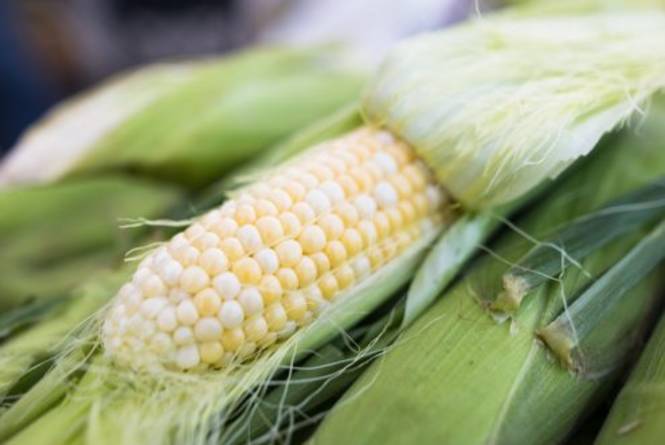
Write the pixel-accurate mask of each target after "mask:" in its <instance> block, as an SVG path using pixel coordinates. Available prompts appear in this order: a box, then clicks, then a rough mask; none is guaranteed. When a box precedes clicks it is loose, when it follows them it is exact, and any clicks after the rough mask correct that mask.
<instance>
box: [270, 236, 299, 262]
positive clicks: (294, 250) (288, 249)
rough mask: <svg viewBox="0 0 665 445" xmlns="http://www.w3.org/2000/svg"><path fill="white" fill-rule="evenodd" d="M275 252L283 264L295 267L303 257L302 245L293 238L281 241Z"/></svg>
mask: <svg viewBox="0 0 665 445" xmlns="http://www.w3.org/2000/svg"><path fill="white" fill-rule="evenodd" d="M275 252H276V253H277V257H278V258H279V263H280V264H281V265H282V266H286V267H293V266H295V265H296V264H298V263H299V262H300V260H301V259H302V247H301V246H300V243H298V242H297V241H294V240H292V239H290V240H286V241H282V242H281V243H279V244H278V245H277V246H276V247H275Z"/></svg>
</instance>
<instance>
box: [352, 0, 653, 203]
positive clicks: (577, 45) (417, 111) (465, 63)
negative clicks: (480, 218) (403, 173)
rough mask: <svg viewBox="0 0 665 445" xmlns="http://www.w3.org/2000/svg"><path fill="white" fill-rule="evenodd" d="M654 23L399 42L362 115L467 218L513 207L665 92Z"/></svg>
mask: <svg viewBox="0 0 665 445" xmlns="http://www.w3.org/2000/svg"><path fill="white" fill-rule="evenodd" d="M663 41H665V14H664V13H662V12H657V11H653V12H649V13H621V14H611V13H605V14H589V15H582V16H572V15H570V16H556V17H528V16H526V17H522V16H519V14H514V15H510V14H506V15H502V14H496V15H486V16H483V17H482V18H481V19H478V20H476V21H472V22H470V23H466V24H462V25H461V26H458V27H456V28H453V29H451V30H446V31H443V32H435V33H431V34H425V35H422V36H417V37H414V38H411V39H407V40H406V41H404V42H403V43H401V44H400V45H398V46H397V47H396V48H395V49H394V50H393V51H392V52H391V54H390V55H389V57H388V59H387V60H386V62H385V63H384V64H383V66H382V68H381V69H380V70H379V72H378V75H377V76H376V78H375V79H373V81H372V82H370V84H369V89H368V90H367V93H366V95H365V99H364V103H363V106H364V108H363V111H364V114H365V115H366V118H367V119H368V121H369V122H371V123H373V124H375V125H382V126H386V127H388V128H389V129H390V130H391V131H393V132H395V133H396V134H398V135H399V136H401V137H402V138H403V139H404V140H406V141H407V142H409V143H410V144H411V145H412V146H413V147H414V148H415V149H416V151H417V152H418V154H419V155H420V156H421V157H422V158H423V159H424V160H425V161H426V162H427V164H428V165H429V166H430V167H431V168H432V169H433V170H434V172H435V173H436V175H437V177H438V178H439V180H440V181H441V183H442V184H443V185H444V186H445V187H446V188H447V189H448V190H449V191H450V192H451V193H452V194H453V196H454V197H455V198H456V199H458V200H459V201H461V203H462V204H463V205H464V206H465V207H467V208H472V209H484V208H488V207H494V206H497V205H501V204H504V203H507V202H510V201H512V200H514V199H516V198H518V197H519V196H521V195H523V194H524V193H525V192H527V191H529V190H531V189H532V188H533V187H534V186H535V185H537V184H540V183H542V182H543V181H545V180H546V179H547V178H552V177H555V176H557V175H558V174H559V173H561V172H562V171H563V170H564V169H565V168H566V167H567V166H569V165H570V164H571V163H572V162H574V161H575V160H576V159H578V158H580V157H582V156H586V155H587V154H588V153H589V152H590V151H591V150H593V148H594V147H595V146H596V145H597V143H598V141H599V140H600V138H601V137H602V136H603V135H604V134H605V133H607V132H610V131H612V130H613V129H615V128H616V127H617V126H619V125H621V124H622V123H623V122H625V121H626V120H627V119H628V118H629V117H630V116H631V115H632V114H633V113H635V112H640V113H641V114H644V111H643V110H642V108H641V107H643V106H644V104H645V103H646V102H647V101H648V100H649V98H650V97H651V96H652V95H653V94H654V93H655V92H657V91H659V90H660V89H662V88H663V87H664V86H665V74H664V73H665V45H663V44H662V42H663Z"/></svg>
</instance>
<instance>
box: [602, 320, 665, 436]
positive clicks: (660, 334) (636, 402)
mask: <svg viewBox="0 0 665 445" xmlns="http://www.w3.org/2000/svg"><path fill="white" fill-rule="evenodd" d="M664 388H665V317H662V316H661V319H660V322H659V323H658V326H657V327H656V330H655V331H654V332H653V334H652V335H651V338H650V339H649V343H648V344H647V346H646V348H645V349H644V351H643V352H642V355H641V356H640V359H639V362H638V363H637V365H636V367H635V369H634V370H633V371H632V372H631V374H630V378H629V379H628V382H627V383H626V385H625V386H624V387H623V388H622V389H621V392H620V393H619V395H618V396H617V399H616V400H615V401H614V404H613V405H612V409H611V411H610V414H609V416H608V417H607V419H606V421H605V423H604V425H603V427H602V429H601V431H600V434H599V435H598V438H597V440H596V442H595V443H596V444H598V445H614V444H617V445H619V444H621V445H623V444H625V445H632V444H635V445H637V444H640V445H643V444H657V443H659V442H660V441H661V440H662V438H663V437H665V422H663V419H665V389H664Z"/></svg>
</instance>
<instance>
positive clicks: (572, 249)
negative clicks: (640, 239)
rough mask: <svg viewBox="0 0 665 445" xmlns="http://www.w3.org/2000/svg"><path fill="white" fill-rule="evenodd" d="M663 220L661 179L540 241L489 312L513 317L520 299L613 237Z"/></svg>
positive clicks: (508, 277) (515, 268) (506, 280)
mask: <svg viewBox="0 0 665 445" xmlns="http://www.w3.org/2000/svg"><path fill="white" fill-rule="evenodd" d="M664 216H665V179H660V180H658V181H656V182H654V183H653V184H649V185H647V186H646V187H644V188H642V189H640V190H637V191H635V192H634V193H630V194H629V195H628V196H625V197H622V198H621V199H618V200H616V201H613V202H611V203H610V204H609V205H607V206H605V207H604V208H602V209H600V210H598V211H597V212H594V213H592V214H590V215H586V216H584V217H582V218H579V219H578V220H576V221H574V222H573V223H572V224H569V225H568V226H566V227H565V228H564V229H563V230H561V231H558V232H557V233H555V234H554V235H552V236H549V237H547V238H545V239H543V240H541V241H540V244H539V245H538V246H536V247H534V248H533V249H531V251H529V252H528V253H527V254H526V255H525V256H524V258H522V259H520V260H519V261H518V262H517V264H515V265H514V266H512V267H511V268H510V270H509V271H508V272H507V273H506V274H505V275H504V276H503V278H502V281H503V291H502V292H501V293H500V294H499V295H498V296H497V299H496V301H495V302H494V303H493V304H492V309H494V310H497V311H502V312H507V313H514V312H515V311H516V310H517V309H518V308H519V305H520V304H521V301H522V299H523V298H524V296H525V295H526V294H527V293H528V292H529V291H530V290H532V289H534V288H536V287H537V286H539V285H541V284H543V283H544V282H545V281H547V280H556V279H557V277H558V276H559V275H560V274H561V272H562V271H563V270H565V269H566V268H567V267H570V266H575V265H577V264H579V263H580V261H581V260H582V259H584V258H585V257H586V256H587V255H590V254H591V253H593V252H595V251H596V250H598V249H600V248H602V247H603V246H604V245H606V244H607V243H609V242H611V241H612V240H614V239H616V238H617V237H619V236H621V235H623V234H625V233H629V232H633V231H636V230H637V229H639V228H640V227H644V226H645V225H648V224H649V223H653V222H654V221H656V220H658V219H662V218H663V217H664Z"/></svg>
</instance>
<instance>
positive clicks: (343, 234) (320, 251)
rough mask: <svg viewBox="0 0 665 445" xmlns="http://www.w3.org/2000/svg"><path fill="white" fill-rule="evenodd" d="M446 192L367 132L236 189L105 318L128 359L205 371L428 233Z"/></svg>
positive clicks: (250, 349) (309, 315) (313, 310)
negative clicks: (238, 189) (227, 199)
mask: <svg viewBox="0 0 665 445" xmlns="http://www.w3.org/2000/svg"><path fill="white" fill-rule="evenodd" d="M445 199H446V197H445V194H444V192H443V190H442V189H441V187H440V186H439V185H438V184H437V183H436V182H435V180H434V178H433V176H432V174H431V173H430V171H429V170H428V169H427V167H426V166H425V164H424V163H423V162H422V161H420V160H418V159H416V158H415V157H414V155H413V153H412V151H411V149H410V148H409V147H408V146H407V145H406V144H404V143H403V142H401V141H398V140H396V139H395V138H394V137H393V136H392V135H391V134H390V133H387V132H385V131H381V130H378V129H373V128H361V129H358V130H356V131H354V132H352V133H349V134H347V135H345V136H342V137H340V138H337V139H334V140H331V141H329V142H326V143H323V144H321V145H320V146H318V147H315V148H313V149H312V150H310V151H308V152H306V153H305V154H303V155H301V156H300V157H298V158H296V159H295V160H293V161H291V162H289V163H288V164H286V165H284V166H281V167H279V168H277V169H276V170H275V171H273V172H271V173H270V174H268V175H267V176H266V177H265V178H264V179H263V180H261V181H259V182H258V183H255V184H252V185H250V186H247V187H245V188H243V189H242V190H240V191H238V192H237V193H236V194H235V195H234V196H233V198H232V199H230V200H229V201H227V202H226V203H225V204H224V205H222V206H221V207H220V208H218V209H215V210H212V211H210V212H209V213H207V214H205V215H204V216H202V217H201V218H199V219H198V220H197V222H195V223H194V224H193V225H191V226H190V227H189V228H188V229H187V230H185V231H184V232H182V233H180V234H178V235H176V236H175V237H173V238H172V239H171V240H170V241H169V242H168V243H167V244H166V245H165V246H162V247H160V248H159V249H157V250H156V251H155V252H153V253H151V254H150V255H149V256H148V257H147V258H146V259H145V260H143V261H142V262H141V264H140V265H139V267H138V270H137V271H136V273H135V274H134V276H133V279H132V281H131V282H129V283H127V284H125V285H124V286H123V287H122V288H121V289H120V291H119V292H118V295H117V296H116V299H115V301H114V303H113V304H112V307H111V308H110V310H109V313H108V315H107V317H106V319H105V321H104V324H103V328H102V330H103V332H102V338H103V343H104V346H105V349H106V351H107V353H108V354H109V355H110V356H111V357H112V358H113V359H115V360H116V361H117V362H118V363H119V364H121V365H125V366H131V367H135V368H137V367H146V366H149V365H153V364H160V365H164V366H166V367H169V368H174V369H180V370H187V369H192V368H196V369H205V368H208V367H223V366H224V365H226V364H229V363H232V362H233V361H236V360H242V359H244V358H247V357H248V356H249V355H251V354H253V353H254V352H255V351H257V350H260V349H261V348H265V347H267V346H269V345H270V344H272V343H274V342H275V341H277V340H278V339H284V338H286V337H288V336H290V335H291V334H293V332H295V330H296V329H297V328H298V327H300V326H303V325H305V324H307V323H309V322H311V321H312V320H313V319H314V318H315V317H316V316H317V315H319V314H320V313H321V311H322V310H324V309H325V308H326V307H328V306H329V304H330V302H332V301H334V300H337V299H338V298H339V297H340V296H343V295H344V294H345V293H346V291H348V290H350V289H352V288H353V287H354V286H358V285H359V284H360V283H362V281H363V280H365V279H367V277H368V276H370V275H371V274H372V273H373V272H375V271H377V270H378V269H379V268H381V267H382V266H384V265H385V264H386V263H388V262H389V261H391V260H392V259H394V258H395V257H396V256H397V255H399V254H400V253H401V252H403V251H404V250H405V249H407V248H408V247H409V246H411V245H412V244H413V243H414V242H415V241H416V240H418V239H420V237H422V236H424V235H430V234H431V233H433V231H435V230H438V227H440V225H441V223H442V220H443V215H442V212H441V210H442V208H443V205H444V203H445Z"/></svg>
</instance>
